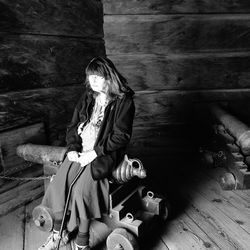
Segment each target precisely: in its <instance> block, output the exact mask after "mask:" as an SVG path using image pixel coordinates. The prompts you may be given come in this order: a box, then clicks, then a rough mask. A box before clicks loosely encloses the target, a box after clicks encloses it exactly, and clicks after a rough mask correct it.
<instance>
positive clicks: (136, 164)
mask: <svg viewBox="0 0 250 250" xmlns="http://www.w3.org/2000/svg"><path fill="white" fill-rule="evenodd" d="M66 151H67V148H66V147H59V146H48V145H35V144H31V143H28V144H23V145H19V146H18V147H17V149H16V153H17V155H18V156H20V157H22V158H24V159H25V160H26V161H30V162H35V163H40V164H46V165H47V166H48V165H50V164H51V165H52V166H60V164H61V163H62V161H63V160H64V158H65V153H66ZM135 176H137V177H139V178H145V177H146V170H145V168H144V167H143V164H142V162H141V161H140V160H139V159H131V158H128V156H127V155H125V156H124V160H123V161H122V162H121V163H120V164H119V165H118V166H117V167H116V168H115V169H114V171H113V172H112V177H113V180H114V181H116V182H118V183H124V182H127V181H129V180H130V179H132V178H133V177H135Z"/></svg>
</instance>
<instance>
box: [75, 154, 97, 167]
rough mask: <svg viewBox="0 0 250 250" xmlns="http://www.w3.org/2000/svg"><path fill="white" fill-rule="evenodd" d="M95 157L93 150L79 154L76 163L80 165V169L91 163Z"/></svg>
mask: <svg viewBox="0 0 250 250" xmlns="http://www.w3.org/2000/svg"><path fill="white" fill-rule="evenodd" d="M96 157H97V154H96V152H95V150H92V151H88V152H84V153H79V158H78V162H79V163H80V164H81V167H84V166H86V165H88V164H89V163H91V162H92V161H93V160H94V159H95V158H96Z"/></svg>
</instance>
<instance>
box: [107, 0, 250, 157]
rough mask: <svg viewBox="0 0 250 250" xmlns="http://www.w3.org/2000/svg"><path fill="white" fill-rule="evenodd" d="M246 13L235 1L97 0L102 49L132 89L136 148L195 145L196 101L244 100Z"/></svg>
mask: <svg viewBox="0 0 250 250" xmlns="http://www.w3.org/2000/svg"><path fill="white" fill-rule="evenodd" d="M249 13H250V2H248V1H243V0H239V1H216V0H201V1H194V0H192V1H185V0H181V1H165V0H145V1H133V0H104V38H105V47H106V53H107V56H108V57H110V58H111V59H112V60H113V61H114V62H115V64H116V65H117V67H118V69H120V71H121V73H122V74H124V75H125V76H126V77H127V79H128V81H129V83H130V85H131V86H132V88H133V89H134V90H135V91H136V105H137V113H136V120H135V133H134V140H133V142H132V145H133V146H135V148H134V150H136V152H137V153H138V154H139V155H140V154H146V155H150V154H151V155H157V154H160V155H162V156H164V155H166V154H172V153H173V152H174V151H176V152H177V153H178V154H181V153H182V152H190V151H192V148H193V149H194V151H195V150H196V149H197V148H196V145H195V143H194V144H193V142H194V141H195V139H196V138H195V137H196V135H195V132H196V128H195V127H194V126H193V125H192V124H193V123H195V122H196V120H197V119H196V118H197V117H196V113H195V112H194V111H195V110H196V109H197V107H199V106H200V105H201V104H203V103H207V102H214V101H216V102H225V103H230V104H231V105H232V106H235V105H236V103H239V102H241V103H242V102H244V101H246V100H248V99H249V97H250V81H249V80H250V67H249V66H250V50H249V49H250V33H249V29H250V15H249ZM234 104H235V105H234ZM236 108H237V106H236ZM244 111H245V114H247V112H249V108H245V110H244ZM193 128H194V130H193V131H192V129H193ZM192 144H193V145H192ZM192 146H193V147H192ZM134 152H135V151H134Z"/></svg>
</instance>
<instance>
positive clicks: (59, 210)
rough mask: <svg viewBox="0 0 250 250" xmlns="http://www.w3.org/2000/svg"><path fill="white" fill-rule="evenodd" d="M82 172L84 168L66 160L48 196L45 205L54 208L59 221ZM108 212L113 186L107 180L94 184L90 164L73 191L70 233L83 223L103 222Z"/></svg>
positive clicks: (46, 195) (52, 183)
mask: <svg viewBox="0 0 250 250" xmlns="http://www.w3.org/2000/svg"><path fill="white" fill-rule="evenodd" d="M80 168H81V167H80V164H78V163H76V162H71V161H69V160H68V157H66V159H65V160H64V162H63V163H62V165H61V166H60V168H59V170H58V172H57V174H56V176H55V177H54V178H53V180H52V182H50V184H49V186H48V188H47V190H46V192H45V195H44V197H43V200H42V205H44V206H46V207H48V208H50V209H51V210H52V212H53V213H54V215H55V216H56V217H58V216H60V215H62V214H63V211H64V206H65V202H66V199H67V193H68V189H69V186H70V184H71V183H72V181H73V179H74V177H75V176H76V174H77V173H78V171H79V170H80ZM108 209H109V182H108V180H107V179H103V180H93V178H92V175H91V169H90V164H89V165H87V167H86V168H85V170H84V172H83V173H82V175H81V176H80V177H79V179H78V180H77V182H76V183H75V184H74V187H73V189H72V193H71V199H70V203H69V207H68V212H69V220H68V223H67V229H68V230H69V231H73V230H74V229H75V227H77V226H78V223H79V219H83V220H87V219H88V220H89V219H94V218H101V216H102V214H104V213H106V212H108Z"/></svg>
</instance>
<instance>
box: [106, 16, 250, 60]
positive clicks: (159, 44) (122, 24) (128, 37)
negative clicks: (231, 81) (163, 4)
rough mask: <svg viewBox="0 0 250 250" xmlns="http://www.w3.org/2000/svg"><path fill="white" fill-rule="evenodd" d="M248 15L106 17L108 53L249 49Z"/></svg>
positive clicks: (166, 52) (249, 21)
mask: <svg viewBox="0 0 250 250" xmlns="http://www.w3.org/2000/svg"><path fill="white" fill-rule="evenodd" d="M249 26H250V17H249V15H247V14H246V15H243V14H241V15H236V14H235V15H231V14H228V15H106V16H104V37H105V42H106V50H107V54H121V53H144V54H147V53H148V54H150V53H153V54H164V55H167V54H169V53H177V52H178V53H187V52H194V51H195V52H210V51H240V50H243V49H245V50H247V49H249V44H250V33H249Z"/></svg>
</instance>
